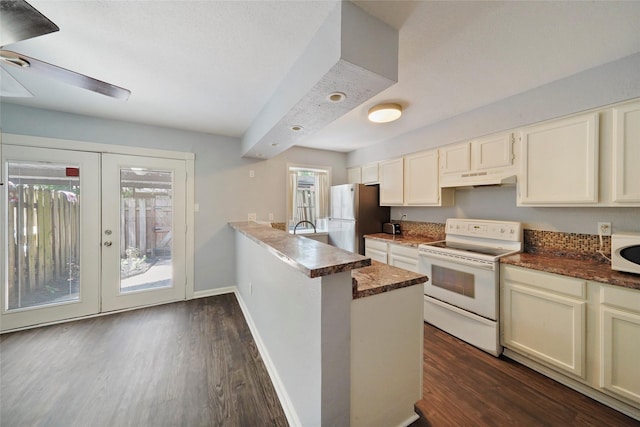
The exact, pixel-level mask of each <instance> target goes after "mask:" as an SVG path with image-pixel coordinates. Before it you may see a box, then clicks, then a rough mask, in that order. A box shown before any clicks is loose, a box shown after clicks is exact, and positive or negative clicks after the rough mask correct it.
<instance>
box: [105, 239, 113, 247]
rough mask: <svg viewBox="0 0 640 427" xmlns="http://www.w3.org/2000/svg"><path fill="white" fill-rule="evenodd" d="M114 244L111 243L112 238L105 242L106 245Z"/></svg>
mask: <svg viewBox="0 0 640 427" xmlns="http://www.w3.org/2000/svg"><path fill="white" fill-rule="evenodd" d="M112 244H113V243H111V240H107V241H106V242H104V245H105V246H106V247H109V246H111V245H112Z"/></svg>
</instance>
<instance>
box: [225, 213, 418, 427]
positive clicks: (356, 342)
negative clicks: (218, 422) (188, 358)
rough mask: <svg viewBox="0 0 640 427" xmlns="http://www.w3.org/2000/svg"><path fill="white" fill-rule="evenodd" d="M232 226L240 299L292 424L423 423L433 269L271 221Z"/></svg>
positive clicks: (398, 424) (374, 424)
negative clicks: (427, 294)
mask: <svg viewBox="0 0 640 427" xmlns="http://www.w3.org/2000/svg"><path fill="white" fill-rule="evenodd" d="M230 226H231V227H232V228H233V229H235V230H236V237H235V242H236V259H237V265H236V270H237V275H238V276H237V277H238V284H237V288H238V292H237V294H238V300H239V302H240V305H241V307H242V309H243V311H244V314H245V317H246V319H247V323H248V324H249V326H250V328H251V330H252V332H253V334H254V338H255V341H256V343H257V345H258V347H259V348H260V352H261V355H262V356H263V359H264V361H265V365H266V366H267V369H268V370H269V373H270V375H271V377H272V379H273V382H274V386H275V387H276V390H277V391H278V395H279V397H280V401H281V403H282V406H283V409H284V411H285V413H286V414H287V417H288V419H289V422H290V423H291V424H292V425H301V426H354V427H355V426H391V425H393V426H401V425H409V424H410V423H411V422H413V421H415V420H416V419H417V418H418V417H417V415H416V414H415V412H414V406H413V405H414V403H415V402H416V401H417V400H419V399H420V398H421V397H422V348H423V344H422V340H423V331H422V328H423V319H422V316H423V313H422V286H417V285H420V284H422V283H424V282H426V281H427V280H428V279H427V277H426V276H423V275H420V274H417V273H412V272H409V271H406V270H402V269H398V268H395V267H392V266H387V265H384V264H380V263H375V262H374V263H372V261H371V259H369V258H366V257H363V256H361V255H358V254H354V253H351V252H347V251H344V250H342V249H339V248H335V247H332V246H329V245H326V244H323V243H320V242H317V241H314V240H311V239H307V238H304V237H300V236H295V235H291V234H288V233H285V232H283V231H280V230H276V229H273V228H271V227H269V226H268V225H261V224H257V223H253V222H235V223H230Z"/></svg>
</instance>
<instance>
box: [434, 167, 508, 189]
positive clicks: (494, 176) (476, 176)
mask: <svg viewBox="0 0 640 427" xmlns="http://www.w3.org/2000/svg"><path fill="white" fill-rule="evenodd" d="M515 183H516V174H515V173H514V172H513V171H503V172H486V171H483V172H468V173H461V174H459V175H453V176H452V175H450V176H447V177H441V178H440V188H458V187H486V186H500V185H513V184H515Z"/></svg>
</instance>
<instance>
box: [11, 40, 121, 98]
mask: <svg viewBox="0 0 640 427" xmlns="http://www.w3.org/2000/svg"><path fill="white" fill-rule="evenodd" d="M0 59H1V60H2V61H4V63H6V64H11V65H13V66H16V67H21V68H28V69H30V70H33V71H36V72H38V73H40V74H43V75H45V76H47V77H52V78H54V79H57V80H60V81H62V82H64V83H67V84H70V85H73V86H77V87H81V88H83V89H87V90H90V91H92V92H96V93H99V94H102V95H106V96H110V97H112V98H116V99H122V100H127V99H129V95H131V91H130V90H128V89H125V88H122V87H119V86H115V85H112V84H111V83H106V82H103V81H101V80H97V79H94V78H93V77H89V76H85V75H84V74H80V73H76V72H75V71H71V70H67V69H66V68H62V67H58V66H56V65H53V64H49V63H47V62H44V61H40V60H39V59H35V58H32V57H30V56H27V55H22V54H19V53H16V52H12V51H10V50H0Z"/></svg>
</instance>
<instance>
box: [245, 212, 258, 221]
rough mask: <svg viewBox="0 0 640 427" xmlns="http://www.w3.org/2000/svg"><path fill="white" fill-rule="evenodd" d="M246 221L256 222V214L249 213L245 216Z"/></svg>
mask: <svg viewBox="0 0 640 427" xmlns="http://www.w3.org/2000/svg"><path fill="white" fill-rule="evenodd" d="M247 217H248V218H247V221H255V220H256V214H254V213H250V214H249V215H247Z"/></svg>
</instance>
